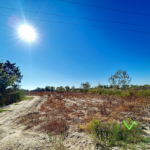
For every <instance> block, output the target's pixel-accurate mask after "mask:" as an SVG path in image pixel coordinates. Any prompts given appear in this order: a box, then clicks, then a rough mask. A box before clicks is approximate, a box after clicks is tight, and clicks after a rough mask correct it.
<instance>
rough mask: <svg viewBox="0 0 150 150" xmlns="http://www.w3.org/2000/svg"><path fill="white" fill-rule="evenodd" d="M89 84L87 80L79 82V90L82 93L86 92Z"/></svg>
mask: <svg viewBox="0 0 150 150" xmlns="http://www.w3.org/2000/svg"><path fill="white" fill-rule="evenodd" d="M90 87H91V85H90V83H89V82H86V83H81V88H80V91H81V92H83V93H87V92H88V90H89V89H90Z"/></svg>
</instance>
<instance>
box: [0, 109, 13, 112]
mask: <svg viewBox="0 0 150 150" xmlns="http://www.w3.org/2000/svg"><path fill="white" fill-rule="evenodd" d="M3 111H11V110H7V109H0V113H1V112H3Z"/></svg>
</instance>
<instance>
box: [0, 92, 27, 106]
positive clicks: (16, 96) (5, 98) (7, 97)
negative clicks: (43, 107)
mask: <svg viewBox="0 0 150 150" xmlns="http://www.w3.org/2000/svg"><path fill="white" fill-rule="evenodd" d="M24 97H25V93H24V92H23V91H16V92H11V93H5V94H3V95H1V96H0V106H5V105H9V104H12V103H15V102H19V101H21V100H22V99H24Z"/></svg>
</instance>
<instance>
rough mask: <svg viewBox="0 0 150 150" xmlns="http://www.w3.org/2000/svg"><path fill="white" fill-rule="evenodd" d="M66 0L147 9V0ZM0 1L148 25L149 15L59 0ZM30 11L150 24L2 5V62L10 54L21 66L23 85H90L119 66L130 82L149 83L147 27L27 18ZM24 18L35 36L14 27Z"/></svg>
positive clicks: (40, 16) (105, 79) (103, 79)
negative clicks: (23, 36) (25, 35)
mask: <svg viewBox="0 0 150 150" xmlns="http://www.w3.org/2000/svg"><path fill="white" fill-rule="evenodd" d="M70 1H74V2H80V3H86V4H91V5H97V6H103V7H109V8H115V9H120V10H127V11H132V12H138V13H145V14H149V15H150V9H149V8H150V1H131V0H130V1H129V0H127V1H120V0H113V1H112V0H111V1H110V0H107V1H106V0H97V1H96V0H86V1H85V0H70ZM0 7H9V8H19V9H24V10H32V11H38V12H47V13H54V14H62V15H71V16H77V17H85V18H93V19H101V20H109V21H120V22H126V23H137V24H145V25H150V17H146V16H140V15H135V14H129V13H123V12H117V11H112V10H104V9H99V8H94V7H87V6H82V5H76V4H70V3H66V2H62V1H59V0H15V1H12V0H7V1H6V0H1V3H0ZM2 15H7V16H2ZM19 17H22V18H19ZM28 17H30V18H35V19H46V20H51V21H62V22H68V23H79V24H87V25H94V26H101V27H108V28H118V29H126V30H139V31H146V32H150V27H142V26H134V25H121V24H116V23H106V22H100V21H99V22H98V21H89V20H81V19H74V18H69V17H68V18H67V17H57V16H52V15H43V14H40V13H38V14H35V13H28V12H23V11H15V10H8V9H2V8H0V45H1V50H0V56H1V59H2V60H3V61H4V62H5V61H6V60H9V61H10V62H11V63H16V66H19V68H20V70H21V72H22V74H23V79H22V82H21V85H22V88H25V89H35V88H36V87H45V86H47V85H49V86H55V87H57V86H66V85H69V86H73V85H74V86H76V87H79V86H80V84H81V83H83V82H87V81H88V82H90V83H91V85H92V86H96V85H97V84H98V82H100V83H101V84H103V85H109V82H108V78H109V77H110V76H111V75H112V74H114V73H115V72H116V71H117V70H118V69H123V70H125V69H126V70H127V72H128V74H129V75H130V76H131V78H132V82H131V83H132V84H138V85H142V84H150V59H149V56H150V33H140V32H130V31H119V30H111V29H104V28H92V27H85V26H78V25H67V24H60V23H52V22H44V21H38V20H28V19H26V18H28ZM25 22H26V23H27V24H29V25H31V26H32V27H34V28H35V30H36V32H37V36H38V38H37V40H36V41H35V42H32V43H27V42H25V41H23V40H21V39H20V38H19V37H18V31H17V29H18V28H19V26H20V25H22V24H25Z"/></svg>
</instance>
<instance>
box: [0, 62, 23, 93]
mask: <svg viewBox="0 0 150 150" xmlns="http://www.w3.org/2000/svg"><path fill="white" fill-rule="evenodd" d="M15 65H16V63H13V64H11V63H10V62H9V61H6V63H2V62H1V63H0V91H1V92H2V93H4V92H5V91H6V88H11V89H12V90H18V89H19V83H21V80H22V77H23V75H21V72H20V69H19V67H16V66H15Z"/></svg>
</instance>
